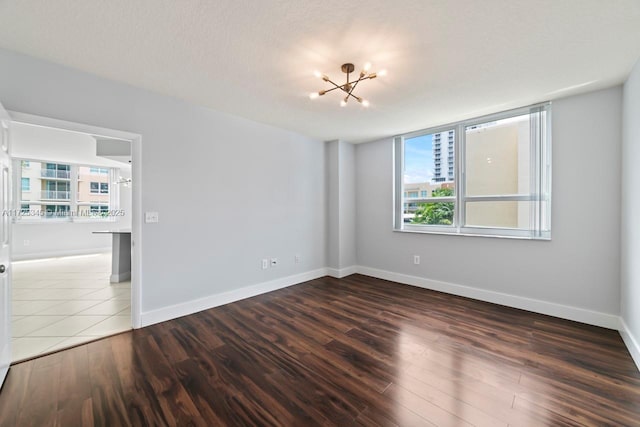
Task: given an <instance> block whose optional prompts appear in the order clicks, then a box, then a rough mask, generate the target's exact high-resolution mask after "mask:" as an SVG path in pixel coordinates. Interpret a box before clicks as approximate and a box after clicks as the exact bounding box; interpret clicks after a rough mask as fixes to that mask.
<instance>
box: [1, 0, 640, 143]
mask: <svg viewBox="0 0 640 427" xmlns="http://www.w3.org/2000/svg"><path fill="white" fill-rule="evenodd" d="M639 28H640V1H638V0H607V1H603V0H562V1H559V0H537V1H531V0H526V1H522V0H484V1H480V0H411V1H409V0H404V1H398V0H396V1H393V2H392V1H389V0H383V1H378V0H368V1H349V2H346V1H344V0H340V1H337V0H323V1H317V0H215V1H211V0H109V1H103V0H56V1H51V0H2V1H0V47H4V48H7V49H10V50H14V51H18V52H22V53H26V54H29V55H33V56H36V57H40V58H44V59H47V60H50V61H53V62H56V63H60V64H64V65H67V66H70V67H73V68H77V69H80V70H84V71H87V72H90V73H93V74H97V75H100V76H104V77H107V78H110V79H114V80H118V81H122V82H126V83H129V84H132V85H135V86H139V87H143V88H146V89H150V90H152V91H155V92H160V93H163V94H167V95H171V96H175V97H178V98H182V99H185V100H189V101H192V102H194V103H196V104H200V105H204V106H207V107H211V108H213V109H216V110H220V111H225V112H229V113H232V114H236V115H239V116H243V117H246V118H249V119H253V120H256V121H259V122H263V123H270V124H273V125H276V126H279V127H283V128H287V129H291V130H295V131H298V132H300V133H303V134H306V135H309V136H312V137H315V138H319V139H323V140H329V139H337V138H341V139H344V140H346V141H350V142H362V141H367V140H371V139H375V138H379V137H382V136H388V135H393V134H397V133H401V132H406V131H410V130H416V129H421V128H425V127H429V126H433V125H437V124H443V123H446V122H451V121H455V120H459V119H462V118H467V117H473V116H477V115H481V114H484V113H489V112H495V111H500V110H504V109H507V108H511V107H517V106H522V105H527V104H530V103H534V102H537V101H543V100H548V99H553V98H558V97H561V96H565V95H569V94H574V93H579V92H585V91H590V90H594V89H598V88H603V87H608V86H611V85H613V84H617V83H621V82H623V81H624V79H625V78H626V76H627V75H628V73H629V71H630V69H631V67H632V66H633V64H634V63H635V61H636V60H637V59H638V57H640V30H638V29H639ZM366 61H370V62H371V63H372V64H373V70H379V69H386V70H387V71H388V75H387V76H386V77H384V78H378V79H375V80H371V81H366V82H363V83H362V84H361V86H359V87H358V90H357V92H358V94H359V95H361V96H363V97H365V98H367V99H369V100H370V101H371V107H370V108H369V109H365V108H364V107H362V106H360V105H358V104H357V103H351V102H350V103H349V105H348V106H347V107H345V108H340V107H339V105H338V104H339V100H340V97H339V96H338V94H336V93H330V94H327V95H326V96H324V97H321V98H319V99H316V100H314V101H311V100H309V98H308V94H309V92H311V91H317V90H319V89H323V88H327V87H328V86H327V84H326V83H324V82H322V81H321V80H320V79H318V78H316V77H314V76H313V71H314V70H320V71H322V72H324V73H326V74H328V75H329V76H330V77H331V78H333V79H335V80H337V81H342V79H343V76H344V75H343V74H342V73H341V72H340V69H339V67H340V64H342V63H343V62H353V63H355V64H356V67H357V68H359V67H360V66H362V64H364V62H366Z"/></svg>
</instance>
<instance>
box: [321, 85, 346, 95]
mask: <svg viewBox="0 0 640 427" xmlns="http://www.w3.org/2000/svg"><path fill="white" fill-rule="evenodd" d="M336 89H340V90H344V89H342V87H341V86H338V85H336V87H332V88H331V89H327V90H325V91H324V93H328V92H331V91H332V90H336ZM323 95H324V94H323Z"/></svg>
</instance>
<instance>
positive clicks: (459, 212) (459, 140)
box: [454, 124, 466, 233]
mask: <svg viewBox="0 0 640 427" xmlns="http://www.w3.org/2000/svg"><path fill="white" fill-rule="evenodd" d="M464 144H465V138H464V125H462V124H459V125H458V126H456V135H455V148H454V150H455V151H454V156H455V166H456V185H455V187H456V209H455V215H456V222H455V224H456V229H457V232H458V233H460V231H461V230H462V227H463V221H464V218H465V216H464V214H465V204H464V194H465V191H466V189H465V169H464Z"/></svg>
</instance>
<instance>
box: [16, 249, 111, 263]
mask: <svg viewBox="0 0 640 427" xmlns="http://www.w3.org/2000/svg"><path fill="white" fill-rule="evenodd" d="M110 251H111V246H108V247H106V248H93V249H75V250H67V251H49V252H32V253H28V254H11V261H26V260H33V259H47V258H61V257H65V256H76V255H92V254H103V253H107V252H110Z"/></svg>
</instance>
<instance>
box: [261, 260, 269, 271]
mask: <svg viewBox="0 0 640 427" xmlns="http://www.w3.org/2000/svg"><path fill="white" fill-rule="evenodd" d="M267 268H269V260H268V259H266V258H264V259H263V260H262V269H263V270H265V269H267Z"/></svg>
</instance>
